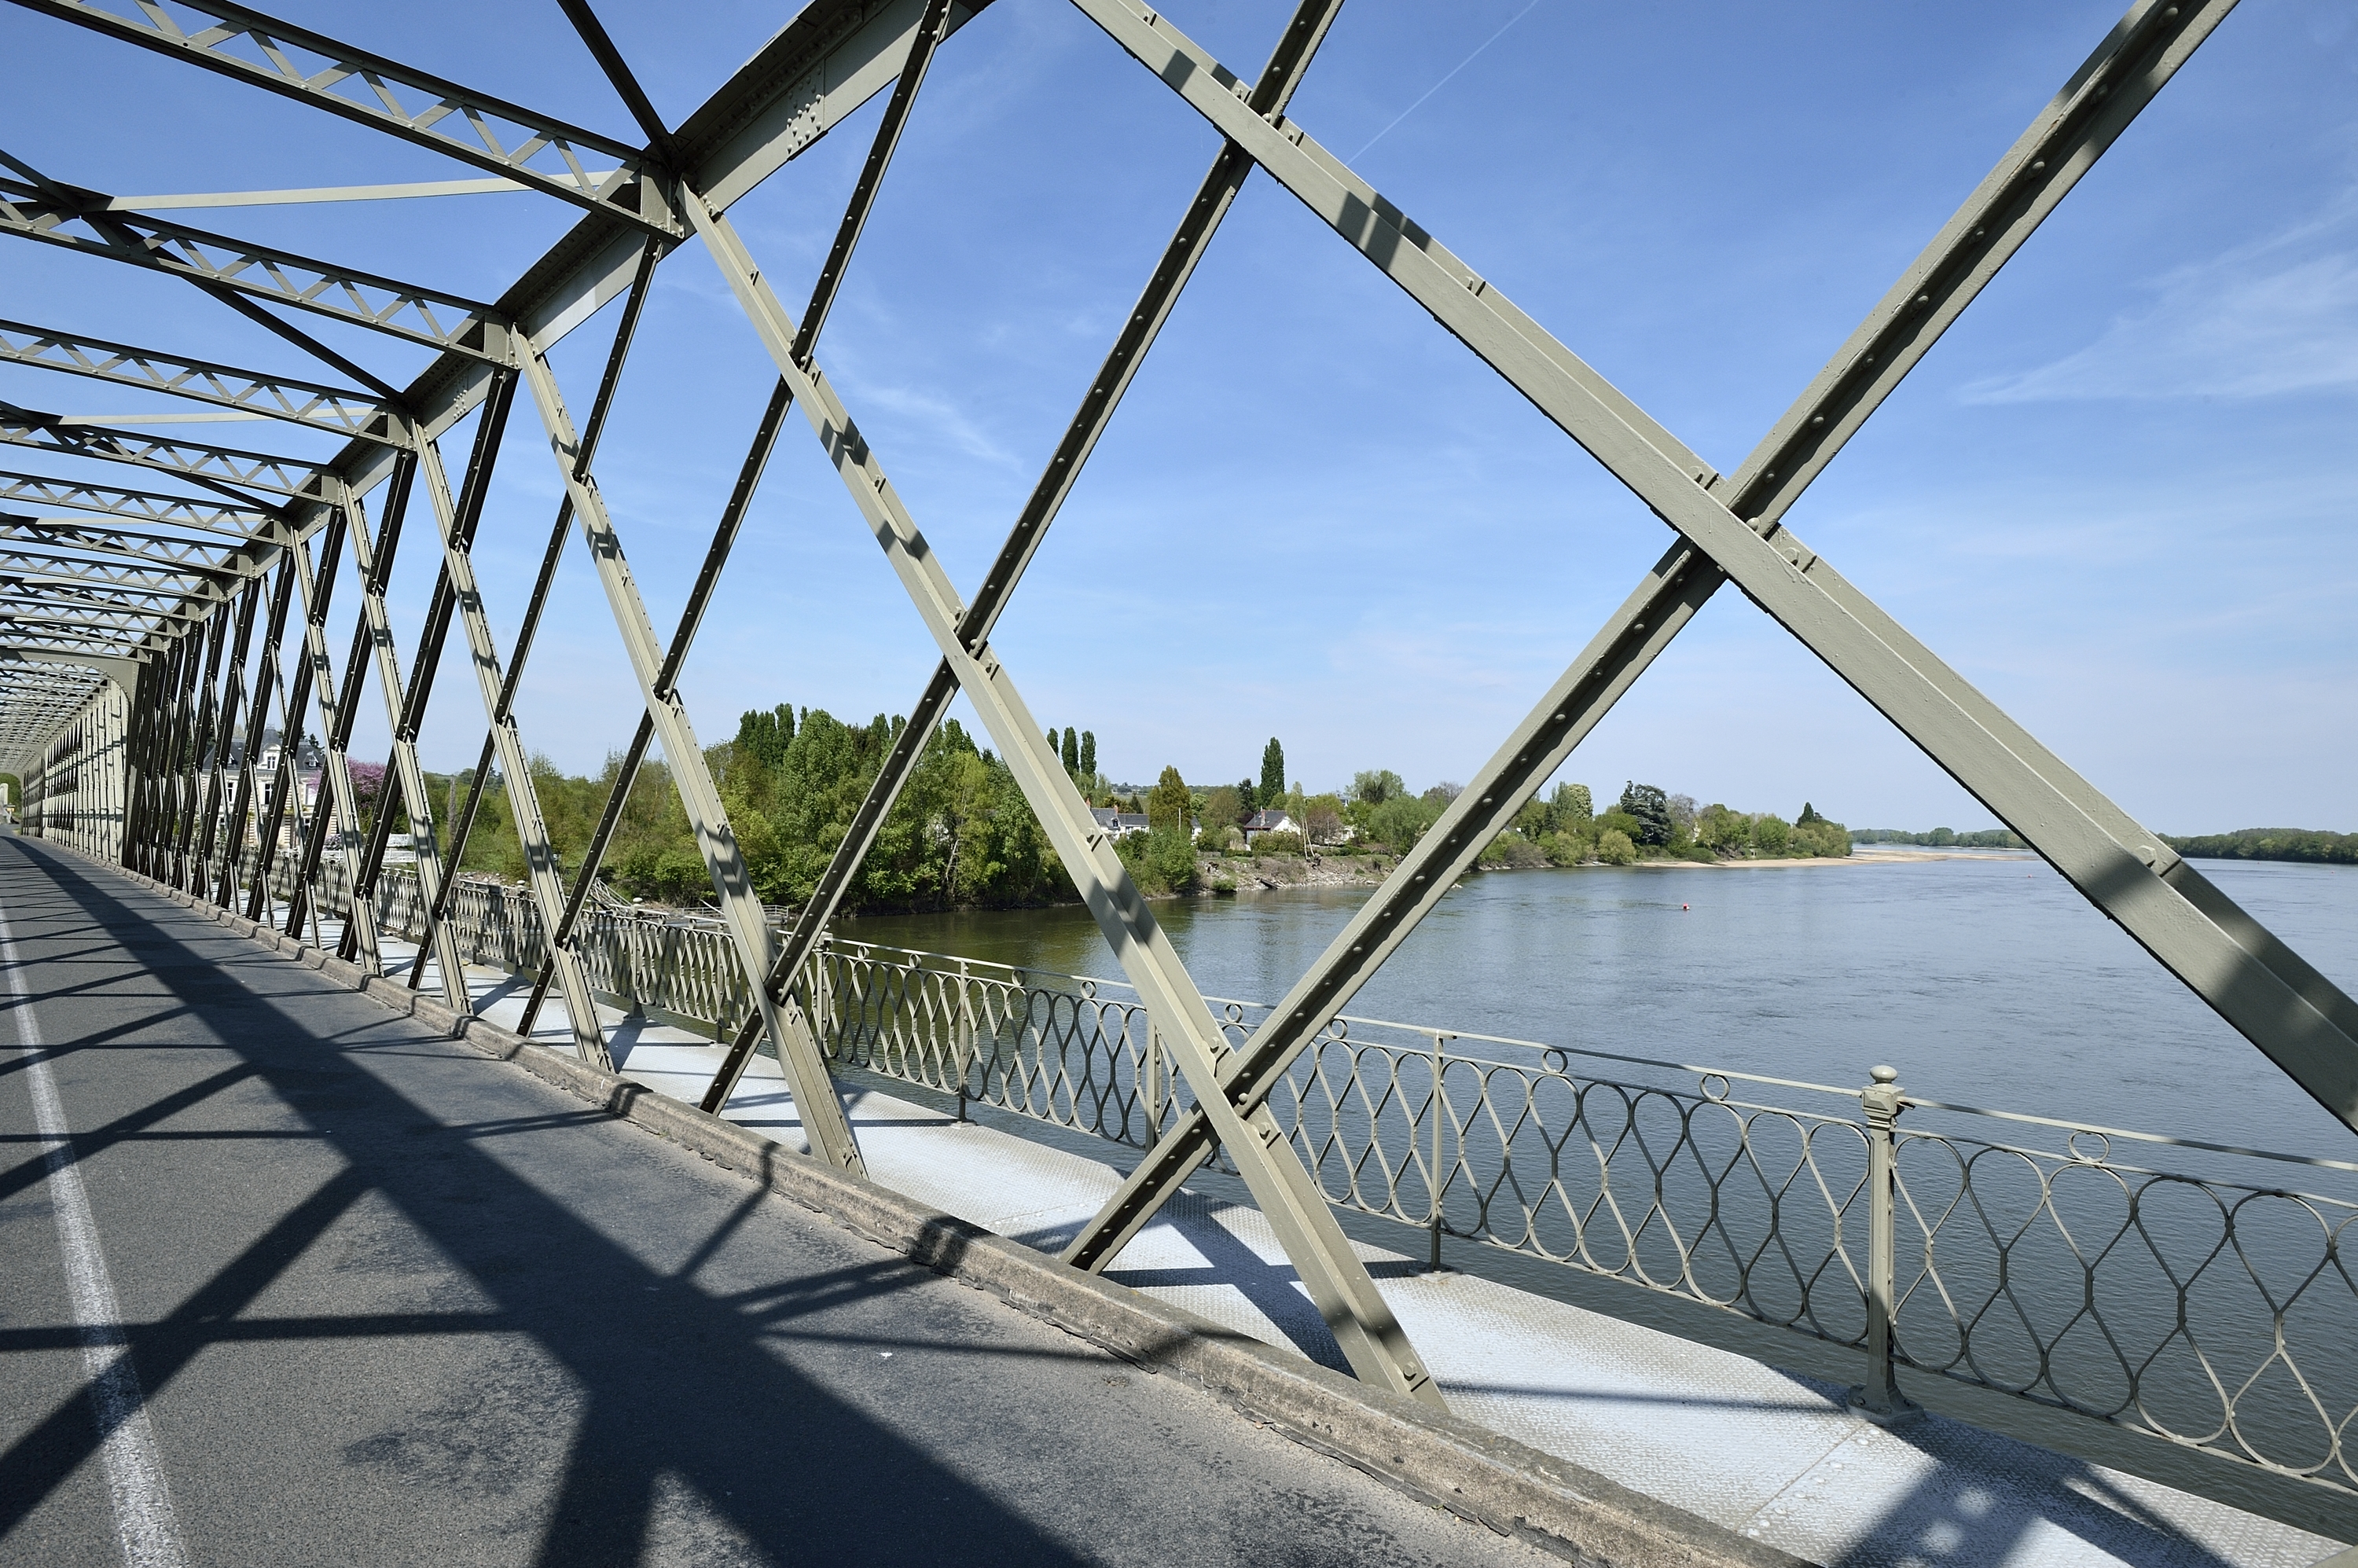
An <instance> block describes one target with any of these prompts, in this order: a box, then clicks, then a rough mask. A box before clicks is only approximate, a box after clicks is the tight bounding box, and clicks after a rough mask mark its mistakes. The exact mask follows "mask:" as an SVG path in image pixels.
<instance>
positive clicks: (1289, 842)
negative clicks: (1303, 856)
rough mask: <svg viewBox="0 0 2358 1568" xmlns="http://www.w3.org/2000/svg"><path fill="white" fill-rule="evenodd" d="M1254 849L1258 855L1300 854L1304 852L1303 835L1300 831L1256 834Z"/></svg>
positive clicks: (1253, 842) (1253, 843)
mask: <svg viewBox="0 0 2358 1568" xmlns="http://www.w3.org/2000/svg"><path fill="white" fill-rule="evenodd" d="M1252 849H1253V853H1254V854H1256V855H1299V854H1300V853H1302V835H1301V834H1299V833H1260V834H1256V835H1254V837H1253V841H1252Z"/></svg>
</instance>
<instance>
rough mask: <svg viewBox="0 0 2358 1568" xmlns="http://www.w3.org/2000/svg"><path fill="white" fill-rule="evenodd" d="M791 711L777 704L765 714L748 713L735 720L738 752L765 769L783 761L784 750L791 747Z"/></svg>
mask: <svg viewBox="0 0 2358 1568" xmlns="http://www.w3.org/2000/svg"><path fill="white" fill-rule="evenodd" d="M794 740H795V710H794V708H793V705H791V704H789V703H784V702H782V703H780V704H778V706H777V707H775V708H772V709H770V711H769V712H767V713H762V712H758V711H750V712H748V713H746V714H745V715H744V716H743V717H741V718H740V719H738V720H737V750H738V752H740V753H741V754H742V755H744V756H746V757H749V758H751V759H752V761H754V762H759V763H760V764H761V765H762V766H763V767H765V768H775V767H776V766H777V765H778V764H779V763H781V762H784V761H785V760H786V748H787V747H788V746H790V745H792V744H794Z"/></svg>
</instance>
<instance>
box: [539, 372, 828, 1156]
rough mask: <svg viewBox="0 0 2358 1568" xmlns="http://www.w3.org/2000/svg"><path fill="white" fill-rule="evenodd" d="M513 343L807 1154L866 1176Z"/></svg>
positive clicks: (610, 553)
mask: <svg viewBox="0 0 2358 1568" xmlns="http://www.w3.org/2000/svg"><path fill="white" fill-rule="evenodd" d="M517 346H518V351H519V356H520V358H521V359H522V361H523V365H524V374H525V381H526V382H528V383H529V384H530V385H531V387H532V395H533V404H534V406H535V408H537V409H538V410H539V413H540V419H541V423H542V425H543V426H544V427H546V429H547V431H548V439H549V447H550V450H551V451H552V453H553V454H554V456H555V459H556V462H557V471H558V472H559V473H561V474H563V475H564V476H565V483H566V488H567V489H568V491H569V492H570V493H571V494H572V496H573V513H574V516H575V518H576V520H577V521H579V524H581V533H582V537H583V539H584V540H585V541H586V542H587V543H588V545H589V546H590V559H591V560H592V561H593V562H595V563H596V565H597V568H598V579H599V582H600V584H601V585H602V586H603V587H604V589H605V590H606V602H607V607H608V608H609V609H610V610H611V611H612V612H613V617H614V625H615V628H616V630H617V631H619V632H620V633H622V645H623V647H624V648H625V649H626V650H627V651H628V653H629V654H630V658H631V669H632V672H633V674H634V675H636V676H637V677H638V682H639V696H640V698H641V700H642V701H643V702H644V704H645V707H646V710H647V713H648V716H649V717H650V718H651V719H653V720H654V727H655V733H656V735H657V736H658V737H659V738H660V739H661V740H662V741H663V748H664V756H665V760H666V761H668V762H670V763H671V773H672V781H673V783H674V784H676V786H677V788H678V790H679V799H680V805H681V806H682V807H683V808H684V809H685V810H686V811H687V819H688V822H689V824H690V825H691V826H692V827H694V828H695V830H696V840H697V847H698V849H700V850H701V851H702V852H703V855H704V863H705V867H706V869H707V870H708V871H709V872H710V873H711V876H712V887H713V891H714V892H715V893H717V894H718V895H719V901H720V909H721V914H722V916H723V917H724V919H726V921H727V922H728V925H729V932H730V939H731V941H732V942H734V944H735V945H736V948H737V957H738V961H739V962H740V963H741V965H742V966H743V968H744V970H745V978H746V981H747V983H748V984H750V985H751V986H752V989H753V998H754V1003H755V1005H756V1006H757V1007H759V1008H760V1009H761V1011H762V1025H763V1028H764V1029H766V1030H768V1031H769V1032H770V1034H771V1037H772V1038H773V1039H774V1040H776V1041H777V1042H778V1056H779V1061H780V1065H782V1066H783V1067H784V1070H785V1075H786V1085H787V1087H788V1088H789V1089H790V1090H791V1091H792V1092H793V1094H794V1097H795V1107H796V1108H797V1110H798V1112H799V1113H800V1115H801V1117H802V1122H803V1130H804V1133H805V1135H806V1137H807V1138H808V1139H809V1140H810V1148H811V1152H812V1153H813V1154H814V1155H816V1156H817V1157H818V1158H819V1159H822V1160H824V1161H825V1162H827V1163H828V1164H829V1165H833V1166H835V1167H837V1168H838V1169H841V1170H849V1171H859V1172H864V1171H865V1170H866V1166H865V1164H864V1163H863V1162H862V1161H861V1160H860V1145H859V1142H858V1141H857V1140H856V1139H854V1138H853V1136H852V1132H851V1122H850V1119H849V1118H847V1117H846V1116H845V1115H844V1114H843V1103H842V1101H841V1100H839V1099H838V1098H836V1094H835V1087H834V1084H833V1081H832V1080H831V1079H830V1078H829V1077H828V1076H827V1062H826V1059H825V1058H823V1057H822V1056H820V1055H819V1054H818V1049H817V1042H816V1041H814V1040H812V1039H811V1038H810V1036H809V1034H808V1033H806V1032H802V1031H793V1030H789V1029H787V1028H786V1027H785V1025H784V1022H783V1021H782V1019H781V1018H780V1016H779V1012H778V1009H777V1006H776V1004H775V1003H773V1002H772V1001H771V1000H770V993H769V988H768V987H766V986H764V985H763V983H762V980H763V977H764V976H765V975H767V974H768V973H769V971H770V963H771V960H772V958H773V957H774V944H773V939H772V937H771V935H770V926H769V922H768V921H767V920H766V919H764V918H763V914H762V904H761V901H760V900H759V899H757V898H756V897H755V896H754V894H753V884H752V878H751V877H750V876H749V875H748V873H747V871H746V870H745V857H744V855H743V854H742V853H741V851H740V850H739V849H738V848H737V838H736V835H735V834H734V833H732V832H731V831H730V827H729V814H728V811H727V809H726V808H725V807H724V806H722V805H721V803H720V792H719V790H717V789H715V788H714V787H713V784H712V774H711V773H710V772H709V770H708V769H707V768H706V766H705V763H704V752H703V749H702V748H701V747H699V746H698V744H697V741H696V730H695V729H694V727H693V726H692V725H690V723H689V722H688V718H687V705H686V704H685V703H683V702H681V700H680V698H679V694H678V692H677V691H676V690H674V691H668V692H666V691H662V690H659V689H658V688H657V685H656V681H657V677H658V676H659V675H660V674H661V665H662V657H663V654H662V648H661V646H660V645H659V644H658V643H656V641H655V634H654V626H653V624H651V623H650V622H648V620H647V608H646V601H645V600H644V599H643V598H642V597H641V596H640V593H639V586H638V582H637V579H634V578H633V576H632V575H631V568H630V563H629V562H628V561H626V560H625V559H624V558H623V556H622V539H621V537H620V536H619V535H617V534H616V532H615V530H614V524H613V519H612V518H611V517H610V516H609V515H608V514H607V512H606V503H605V498H604V497H603V496H601V495H600V494H599V493H598V488H597V481H596V479H595V478H594V477H592V476H591V475H590V473H589V472H588V470H586V469H585V470H583V471H581V472H579V473H578V474H577V473H576V472H575V463H576V460H577V457H578V454H579V450H580V445H581V443H580V438H579V434H578V433H577V432H576V431H575V430H574V427H573V418H572V416H571V415H569V414H568V413H567V412H566V410H565V400H564V397H563V395H561V394H560V393H559V392H558V391H557V378H556V377H555V376H554V375H553V374H552V373H550V371H549V368H548V362H546V360H544V359H543V358H542V357H541V355H540V352H539V351H538V350H536V349H535V348H533V347H532V346H531V345H530V344H528V343H524V342H521V341H520V342H519V343H518V345H517Z"/></svg>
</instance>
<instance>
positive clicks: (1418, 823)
mask: <svg viewBox="0 0 2358 1568" xmlns="http://www.w3.org/2000/svg"><path fill="white" fill-rule="evenodd" d="M1444 804H1445V803H1444V802H1442V801H1439V800H1432V799H1419V798H1418V797H1417V796H1415V795H1393V796H1391V797H1390V799H1388V800H1386V801H1385V802H1384V803H1383V804H1382V805H1380V806H1377V807H1376V808H1375V810H1374V811H1372V812H1370V813H1368V834H1369V836H1370V837H1372V838H1375V839H1376V840H1377V841H1378V842H1379V843H1383V844H1388V845H1390V847H1391V848H1392V849H1397V850H1401V851H1402V852H1405V851H1406V850H1407V849H1409V848H1410V847H1411V846H1412V845H1413V844H1414V843H1415V842H1416V841H1417V840H1418V839H1419V838H1422V837H1423V836H1424V830H1425V829H1426V828H1428V827H1432V826H1433V821H1434V819H1435V818H1437V817H1438V816H1440V815H1441V812H1442V808H1443V806H1444Z"/></svg>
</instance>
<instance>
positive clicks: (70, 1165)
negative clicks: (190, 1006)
mask: <svg viewBox="0 0 2358 1568" xmlns="http://www.w3.org/2000/svg"><path fill="white" fill-rule="evenodd" d="M0 966H5V969H6V971H7V989H6V1000H8V1001H9V1002H10V1003H11V1004H12V1005H11V1006H10V1007H9V1009H8V1016H9V1017H10V1018H11V1019H12V1020H14V1021H15V1023H16V1041H17V1044H19V1045H20V1046H22V1047H23V1049H24V1051H25V1053H26V1056H27V1061H26V1067H25V1078H26V1082H27V1084H28V1085H29V1086H30V1087H31V1089H32V1094H33V1126H34V1129H35V1130H37V1131H38V1133H39V1134H40V1135H41V1139H42V1141H43V1143H44V1144H45V1147H44V1149H43V1152H42V1157H43V1159H44V1160H45V1161H46V1162H47V1163H48V1165H49V1206H50V1208H51V1209H52V1210H53V1211H54V1212H55V1214H56V1215H57V1221H58V1248H59V1251H61V1252H63V1253H64V1254H65V1262H66V1290H67V1292H68V1294H70V1296H71V1297H72V1298H73V1315H74V1324H75V1326H77V1327H79V1328H80V1329H81V1364H82V1369H83V1371H84V1372H85V1373H86V1374H87V1375H88V1376H89V1378H90V1402H91V1409H92V1414H93V1415H94V1416H95V1417H96V1419H97V1422H98V1430H99V1433H100V1434H101V1435H100V1444H99V1454H100V1456H101V1457H102V1458H103V1460H104V1461H105V1462H106V1486H107V1490H108V1491H109V1492H111V1493H112V1494H113V1495H114V1527H115V1531H116V1533H117V1534H118V1535H119V1536H120V1537H121V1538H122V1542H123V1560H124V1563H128V1564H129V1565H130V1568H186V1564H187V1563H188V1561H189V1554H188V1552H187V1551H186V1550H184V1549H183V1548H182V1547H181V1545H180V1528H179V1522H178V1519H175V1518H174V1517H173V1515H172V1492H171V1488H170V1487H168V1486H167V1485H165V1482H164V1462H163V1459H162V1457H161V1456H160V1455H159V1454H157V1450H156V1429H155V1427H154V1426H153V1425H151V1424H150V1423H149V1422H148V1420H147V1402H146V1396H145V1394H144V1393H142V1391H141V1390H140V1387H139V1370H138V1368H135V1367H134V1366H133V1365H132V1364H131V1351H130V1348H129V1347H128V1346H126V1345H125V1344H124V1338H123V1330H122V1327H121V1325H122V1322H123V1312H122V1309H121V1307H120V1306H118V1305H117V1304H116V1303H115V1299H114V1281H113V1280H111V1279H109V1278H108V1277H107V1272H106V1254H105V1253H104V1252H103V1251H102V1250H100V1249H99V1245H98V1224H97V1221H95V1220H93V1219H92V1217H91V1213H90V1197H89V1195H87V1194H86V1193H84V1192H83V1191H82V1184H81V1171H80V1170H79V1169H77V1168H76V1167H75V1165H74V1162H73V1156H72V1152H71V1145H70V1143H69V1142H68V1141H67V1137H68V1133H67V1125H66V1115H65V1108H64V1106H63V1105H62V1104H60V1103H59V1099H58V1088H57V1084H56V1082H55V1080H54V1079H52V1078H51V1076H50V1075H49V1053H48V1050H47V1048H46V1047H44V1046H43V1045H42V1044H41V1031H40V1025H39V1023H38V1022H36V1021H35V1019H34V1017H33V1004H32V1000H31V999H30V998H28V997H27V995H26V994H25V988H24V981H23V979H22V974H21V965H20V962H19V960H18V958H17V957H16V942H15V941H14V940H13V939H12V937H11V936H10V935H9V930H8V917H7V914H6V913H5V910H0Z"/></svg>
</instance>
